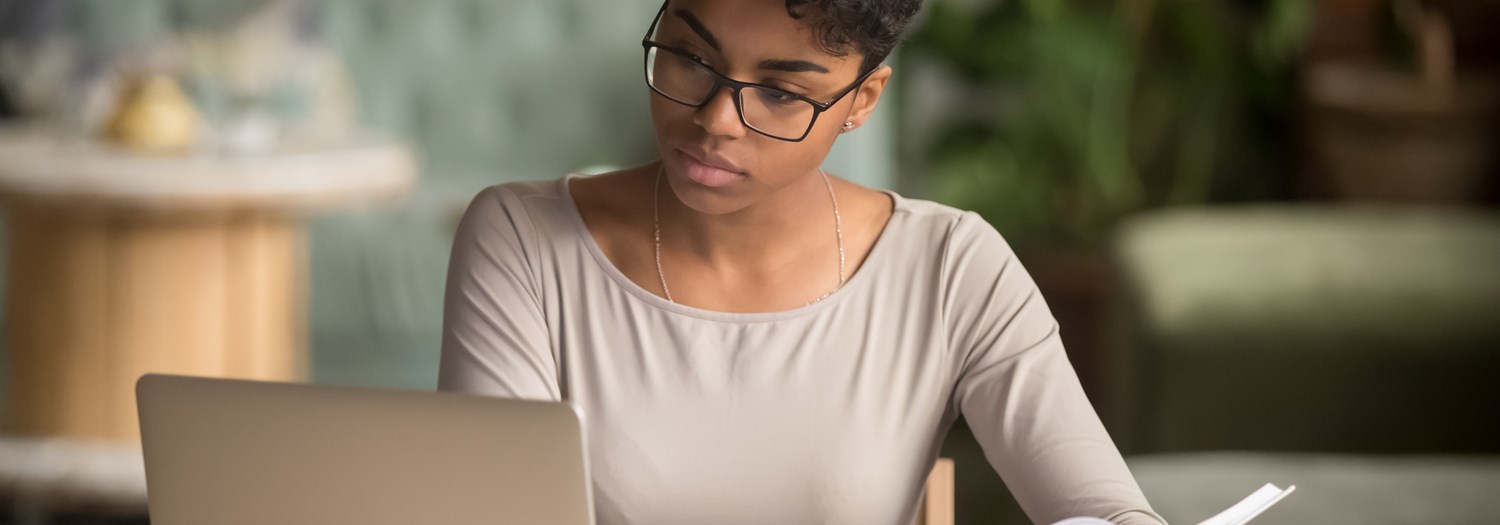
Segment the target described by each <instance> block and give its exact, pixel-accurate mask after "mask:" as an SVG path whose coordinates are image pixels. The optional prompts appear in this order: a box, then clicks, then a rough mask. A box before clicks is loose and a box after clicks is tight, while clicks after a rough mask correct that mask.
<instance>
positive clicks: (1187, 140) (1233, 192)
mask: <svg viewBox="0 0 1500 525" xmlns="http://www.w3.org/2000/svg"><path fill="white" fill-rule="evenodd" d="M1310 11H1311V8H1310V7H1309V6H1308V2H1305V0H1266V1H1260V2H1246V1H1230V0H1211V1H1207V0H1132V1H1128V2H1089V1H1079V0H1029V1H1002V0H980V1H978V2H975V1H968V2H958V1H954V0H939V1H937V2H934V3H933V4H932V5H931V8H930V11H929V13H928V18H927V19H926V20H925V22H924V24H923V26H922V29H921V30H920V31H919V32H918V33H917V34H916V35H914V37H913V40H912V42H911V45H910V46H909V47H908V54H907V57H906V59H907V60H906V63H913V64H915V63H922V64H927V67H928V70H929V74H932V75H938V76H942V77H945V78H946V79H947V81H948V82H950V83H958V84H959V85H961V86H962V87H961V89H960V91H961V93H962V96H959V97H952V99H951V100H949V102H948V103H947V104H946V107H937V106H938V105H934V104H930V103H928V104H926V105H925V106H926V107H927V108H929V109H931V108H934V107H937V109H932V111H935V112H937V113H939V114H940V115H939V116H936V117H932V116H926V117H924V118H927V119H929V120H930V121H932V122H933V124H931V125H930V126H929V128H931V129H930V131H931V132H932V133H931V137H932V140H930V141H929V142H925V143H923V145H921V146H918V148H919V152H918V153H919V155H920V156H921V159H922V160H921V161H920V166H919V168H918V169H920V170H921V171H922V172H923V174H924V176H923V177H922V178H921V179H920V180H919V181H918V183H919V184H920V185H921V188H920V189H918V190H917V191H919V192H921V193H923V194H925V195H926V196H928V197H931V198H934V199H936V200H939V201H943V202H946V203H949V204H953V205H955V206H958V207H961V208H965V209H972V210H976V211H978V212H979V213H980V214H981V215H983V216H984V217H985V218H986V219H988V220H989V221H990V222H992V223H993V224H994V225H995V226H996V228H997V229H999V230H1000V231H1001V232H1002V233H1003V234H1005V235H1006V237H1007V238H1008V239H1009V240H1010V241H1011V243H1012V244H1014V245H1016V246H1017V247H1018V249H1023V250H1038V249H1040V250H1046V251H1056V250H1059V249H1061V250H1063V251H1076V250H1082V251H1094V250H1096V249H1097V248H1098V247H1100V246H1101V245H1102V243H1103V241H1104V239H1105V238H1106V236H1107V233H1108V229H1109V227H1110V225H1111V224H1113V223H1114V222H1115V221H1116V220H1117V219H1119V218H1120V217H1122V216H1124V215H1126V214H1129V213H1131V212H1133V211H1137V210H1140V209H1144V208H1149V207H1154V206H1162V205H1173V204H1191V203H1202V202H1205V201H1210V200H1216V199H1236V198H1252V197H1263V196H1270V195H1274V194H1276V193H1277V192H1278V191H1280V190H1279V187H1278V181H1277V178H1276V177H1275V176H1267V174H1280V173H1285V172H1286V171H1287V170H1286V169H1285V166H1284V165H1283V163H1285V162H1287V161H1286V160H1285V159H1286V157H1288V156H1287V155H1277V154H1276V153H1278V152H1279V150H1281V149H1283V148H1286V147H1287V146H1286V144H1288V143H1289V142H1290V141H1288V140H1285V137H1284V135H1285V133H1284V131H1285V130H1286V129H1287V128H1288V126H1287V123H1286V121H1285V119H1287V118H1288V117H1287V114H1288V113H1290V107H1291V106H1292V105H1293V102H1294V95H1295V82H1294V81H1293V76H1294V75H1293V73H1294V71H1295V64H1296V59H1297V56H1298V53H1299V51H1300V49H1301V46H1302V42H1303V39H1304V38H1303V36H1304V34H1305V33H1306V29H1307V27H1308V25H1309V22H1310V18H1311V14H1310ZM922 91H923V90H922V89H920V88H919V87H918V88H915V89H913V88H912V86H908V89H907V93H906V95H905V96H907V97H908V98H909V99H913V101H915V99H917V98H920V97H923V96H924V94H923V93H922ZM908 105H922V104H908ZM924 111H926V110H924ZM917 140H918V142H922V141H921V140H920V138H918V139H917Z"/></svg>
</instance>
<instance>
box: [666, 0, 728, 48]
mask: <svg viewBox="0 0 1500 525" xmlns="http://www.w3.org/2000/svg"><path fill="white" fill-rule="evenodd" d="M672 14H674V15H677V18H681V19H682V21H683V22H686V23H687V25H688V27H689V28H691V29H692V30H693V32H694V33H698V36H700V37H703V41H704V42H708V47H712V48H714V51H723V49H719V39H717V38H714V34H713V32H711V31H709V30H708V28H706V27H703V22H699V21H698V17H696V16H693V14H692V13H689V12H687V11H684V10H681V9H678V10H676V11H672Z"/></svg>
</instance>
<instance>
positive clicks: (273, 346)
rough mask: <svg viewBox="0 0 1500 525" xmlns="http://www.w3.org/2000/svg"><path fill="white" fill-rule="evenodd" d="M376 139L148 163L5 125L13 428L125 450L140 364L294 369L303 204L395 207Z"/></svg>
mask: <svg viewBox="0 0 1500 525" xmlns="http://www.w3.org/2000/svg"><path fill="white" fill-rule="evenodd" d="M415 173H416V161H415V158H414V155H413V154H412V153H411V152H410V151H409V150H408V149H406V148H404V147H402V146H400V145H398V144H396V143H394V142H389V141H382V140H374V139H370V140H357V141H346V142H339V143H321V144H320V143H304V144H295V145H291V146H286V147H282V148H280V149H278V150H276V151H269V152H265V153H261V154H255V155H241V156H192V157H175V158H174V157H149V156H141V155H136V154H132V153H129V152H126V151H123V150H120V149H118V148H114V147H111V146H110V145H107V144H101V143H98V142H94V141H87V140H76V139H74V140H68V139H60V138H56V137H52V136H48V135H46V134H42V133H38V132H35V131H26V130H14V129H12V130H0V206H3V209H4V212H5V216H6V222H7V223H8V226H9V246H7V247H6V249H5V253H6V256H7V257H8V258H9V264H8V274H7V275H6V279H7V286H6V290H7V294H6V298H5V300H6V308H5V312H6V322H7V327H6V328H7V330H6V333H7V334H8V336H9V341H8V344H9V349H10V351H9V353H10V363H9V365H10V366H9V370H10V374H11V375H10V380H9V381H8V384H9V389H10V391H9V393H8V395H7V396H6V397H7V399H8V401H9V403H10V405H9V409H8V411H7V412H8V417H9V421H7V422H6V423H7V428H6V430H7V431H8V432H9V433H11V434H15V435H27V436H35V437H50V436H57V437H69V438H85V439H110V440H121V441H135V440H137V439H139V430H138V422H137V417H136V413H135V395H134V393H135V391H134V384H135V380H136V379H137V378H138V377H140V375H141V374H144V373H149V372H161V373H180V374H192V375H209V376H220V377H239V378H248V379H267V380H299V379H303V378H304V377H305V376H306V367H307V364H306V362H307V357H306V350H305V346H306V342H305V338H306V331H307V330H306V315H305V308H306V307H305V303H306V300H305V295H304V294H305V292H304V290H305V284H304V282H303V281H304V280H305V278H306V277H305V276H306V260H305V259H306V250H305V244H306V240H305V236H304V227H303V224H302V222H301V217H300V216H301V215H302V213H304V212H308V211H312V210H317V209H323V208H327V207H330V206H334V205H339V204H346V203H351V202H356V201H368V200H374V199H382V198H394V197H396V196H399V195H401V194H403V193H404V192H405V191H406V190H408V189H409V187H410V186H411V184H412V182H413V180H414V178H415Z"/></svg>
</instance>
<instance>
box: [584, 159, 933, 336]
mask: <svg viewBox="0 0 1500 525" xmlns="http://www.w3.org/2000/svg"><path fill="white" fill-rule="evenodd" d="M580 178H587V176H584V175H580V174H578V173H569V174H567V175H566V176H564V177H563V178H562V179H559V180H558V182H557V184H559V185H560V188H559V190H558V192H559V194H560V195H561V196H562V201H563V202H564V203H565V204H566V205H567V208H568V212H569V213H568V215H569V219H570V220H571V221H572V222H573V226H574V228H575V229H576V231H577V233H578V235H579V237H580V240H581V242H583V244H584V245H585V246H587V247H588V251H589V253H590V254H591V255H592V256H593V259H594V262H595V263H596V264H598V265H599V267H600V268H601V269H602V270H603V271H604V273H605V274H606V275H608V276H609V277H610V279H611V280H612V281H614V282H615V284H616V285H617V286H620V287H621V288H623V289H624V290H625V291H626V292H629V293H630V294H631V295H633V296H635V297H636V299H639V300H641V301H644V302H645V303H646V304H648V305H650V306H652V307H655V308H659V309H662V310H666V311H668V312H671V313H675V314H679V315H685V316H689V317H696V318H699V319H706V320H710V321H722V322H732V323H763V322H768V321H779V320H783V319H790V318H794V317H801V316H804V315H811V314H814V313H816V312H820V311H822V310H824V309H827V308H830V307H832V306H833V305H835V304H837V303H839V302H840V301H843V300H844V298H845V297H847V296H849V295H851V294H852V292H854V291H855V290H856V289H857V288H858V287H862V286H869V285H868V284H866V283H865V282H866V281H869V280H871V279H873V277H869V274H871V273H874V272H873V270H874V269H875V268H876V267H877V266H878V265H880V264H883V263H884V261H885V259H887V257H886V255H885V252H887V251H889V248H888V247H887V245H889V244H891V242H892V241H890V239H889V238H890V237H891V236H892V235H894V233H893V232H894V231H895V229H896V228H895V227H896V226H899V224H900V223H899V222H898V221H901V220H903V218H904V216H905V212H906V198H905V197H902V196H901V194H899V193H896V192H895V191H892V190H888V189H883V188H877V189H876V191H879V192H881V193H885V194H886V195H889V196H890V197H891V202H892V204H891V216H890V218H889V219H886V222H885V227H884V228H882V229H881V231H880V235H879V236H877V237H876V238H875V244H874V245H872V246H871V247H870V253H869V254H867V255H866V256H865V260H864V264H861V265H860V267H859V269H858V270H856V271H855V272H854V275H851V276H849V278H848V279H847V280H846V281H845V282H844V286H842V287H840V288H839V289H838V290H834V292H833V293H832V294H831V295H829V296H828V297H825V298H824V299H823V300H821V301H818V302H815V303H812V304H808V305H803V306H799V307H796V308H793V309H790V310H778V311H773V312H724V311H719V310H708V309H705V308H698V307H695V306H688V305H685V304H681V303H677V302H672V301H668V300H667V299H666V298H665V297H662V296H659V295H656V294H655V293H653V292H651V291H650V290H647V289H645V288H642V287H641V285H639V284H636V282H635V281H632V280H630V277H628V276H626V275H625V272H622V271H620V269H619V268H618V267H616V266H615V263H614V261H611V260H609V256H607V255H605V254H604V249H603V248H601V247H600V246H599V243H598V242H597V241H595V240H594V234H593V233H591V232H590V231H589V228H588V225H587V224H585V223H584V222H583V214H582V213H581V212H579V210H578V203H577V202H576V201H574V200H573V191H572V187H571V185H570V183H571V182H572V181H573V179H580Z"/></svg>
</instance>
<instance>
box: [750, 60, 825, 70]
mask: <svg viewBox="0 0 1500 525" xmlns="http://www.w3.org/2000/svg"><path fill="white" fill-rule="evenodd" d="M760 68H761V69H770V70H773V71H785V72H787V73H807V72H813V73H827V72H828V68H826V67H823V66H820V65H817V64H814V63H812V62H808V61H806V60H777V59H769V60H762V61H761V62H760Z"/></svg>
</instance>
